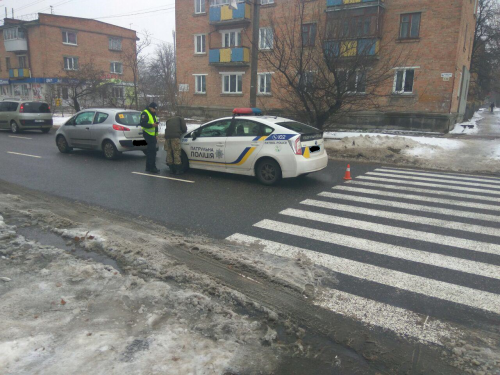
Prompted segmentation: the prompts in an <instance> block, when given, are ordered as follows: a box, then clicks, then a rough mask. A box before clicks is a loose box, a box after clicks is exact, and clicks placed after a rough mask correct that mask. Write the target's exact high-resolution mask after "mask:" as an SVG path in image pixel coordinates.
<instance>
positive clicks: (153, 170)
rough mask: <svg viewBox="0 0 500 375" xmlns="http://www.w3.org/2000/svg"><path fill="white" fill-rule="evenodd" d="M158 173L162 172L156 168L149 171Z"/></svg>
mask: <svg viewBox="0 0 500 375" xmlns="http://www.w3.org/2000/svg"><path fill="white" fill-rule="evenodd" d="M158 172H160V170H159V169H158V168H156V167H153V168H151V169H150V170H149V173H158Z"/></svg>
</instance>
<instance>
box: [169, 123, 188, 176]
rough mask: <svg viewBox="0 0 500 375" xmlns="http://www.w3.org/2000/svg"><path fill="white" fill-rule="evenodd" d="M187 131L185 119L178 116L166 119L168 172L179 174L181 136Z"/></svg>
mask: <svg viewBox="0 0 500 375" xmlns="http://www.w3.org/2000/svg"><path fill="white" fill-rule="evenodd" d="M185 132H187V126H186V121H184V119H183V118H182V117H180V116H174V117H172V118H170V119H168V121H167V125H166V129H165V146H164V148H165V151H167V165H168V167H169V169H170V173H172V174H176V175H180V174H183V173H184V171H183V169H182V159H181V140H180V138H181V136H182V134H184V133H185Z"/></svg>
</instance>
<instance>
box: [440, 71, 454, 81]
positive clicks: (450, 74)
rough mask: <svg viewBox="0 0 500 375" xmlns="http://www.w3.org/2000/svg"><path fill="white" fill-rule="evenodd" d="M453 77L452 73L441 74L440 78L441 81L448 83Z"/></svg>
mask: <svg viewBox="0 0 500 375" xmlns="http://www.w3.org/2000/svg"><path fill="white" fill-rule="evenodd" d="M451 77H453V73H441V78H443V81H445V82H446V81H449V80H450V78H451Z"/></svg>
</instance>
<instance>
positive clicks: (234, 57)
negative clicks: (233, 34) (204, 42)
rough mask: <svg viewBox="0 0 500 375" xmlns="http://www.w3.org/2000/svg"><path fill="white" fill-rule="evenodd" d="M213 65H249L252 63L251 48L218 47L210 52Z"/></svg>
mask: <svg viewBox="0 0 500 375" xmlns="http://www.w3.org/2000/svg"><path fill="white" fill-rule="evenodd" d="M208 62H209V64H211V65H225V66H226V65H248V64H249V63H250V49H249V48H247V47H233V48H216V49H211V50H210V51H209V54H208Z"/></svg>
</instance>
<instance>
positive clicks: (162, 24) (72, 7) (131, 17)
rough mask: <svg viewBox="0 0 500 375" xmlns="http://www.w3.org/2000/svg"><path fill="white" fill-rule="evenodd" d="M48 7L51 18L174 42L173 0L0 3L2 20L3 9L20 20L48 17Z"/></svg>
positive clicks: (13, 0)
mask: <svg viewBox="0 0 500 375" xmlns="http://www.w3.org/2000/svg"><path fill="white" fill-rule="evenodd" d="M185 1H188V0H185ZM51 5H52V6H53V7H54V8H53V9H54V14H58V15H62V16H73V17H83V18H94V19H98V20H99V21H103V22H107V23H110V24H113V25H117V26H122V27H126V28H130V27H131V28H132V29H134V30H136V31H137V32H138V36H139V38H141V33H143V32H144V31H146V30H147V31H148V32H149V33H150V34H151V35H152V36H153V39H152V42H153V43H156V44H158V43H161V42H162V41H165V42H170V43H172V42H173V37H172V30H175V12H174V5H175V0H140V1H136V0H0V7H1V9H2V10H1V12H2V13H1V16H2V17H1V18H2V19H3V17H5V7H7V8H8V14H9V17H11V15H12V8H14V16H15V18H19V17H21V16H29V15H33V14H35V13H50V6H51ZM130 24H132V25H130Z"/></svg>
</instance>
